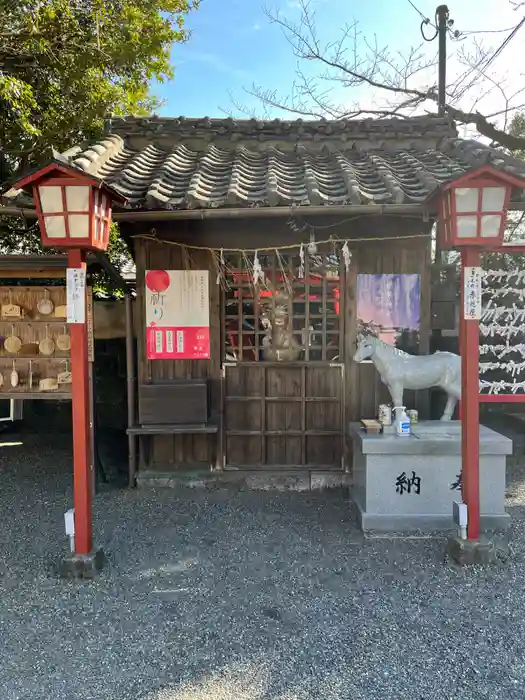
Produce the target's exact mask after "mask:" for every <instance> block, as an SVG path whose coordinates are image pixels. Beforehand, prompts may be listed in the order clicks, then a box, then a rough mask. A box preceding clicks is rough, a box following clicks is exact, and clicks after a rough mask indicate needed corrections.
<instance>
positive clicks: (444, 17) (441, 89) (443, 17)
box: [436, 5, 449, 117]
mask: <svg viewBox="0 0 525 700" xmlns="http://www.w3.org/2000/svg"><path fill="white" fill-rule="evenodd" d="M436 19H437V32H438V41H439V49H438V50H439V68H438V71H439V72H438V115H439V116H440V117H444V116H445V106H446V87H447V30H448V22H449V12H448V7H447V6H446V5H440V6H439V7H438V8H437V9H436Z"/></svg>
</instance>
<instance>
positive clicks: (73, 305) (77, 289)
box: [66, 267, 86, 323]
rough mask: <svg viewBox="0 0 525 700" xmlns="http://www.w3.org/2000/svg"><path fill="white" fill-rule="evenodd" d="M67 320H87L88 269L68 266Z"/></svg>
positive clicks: (71, 321)
mask: <svg viewBox="0 0 525 700" xmlns="http://www.w3.org/2000/svg"><path fill="white" fill-rule="evenodd" d="M66 294H67V322H68V323H85V322H86V269H85V268H84V267H68V268H67V274H66Z"/></svg>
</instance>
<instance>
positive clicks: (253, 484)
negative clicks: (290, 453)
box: [245, 472, 310, 491]
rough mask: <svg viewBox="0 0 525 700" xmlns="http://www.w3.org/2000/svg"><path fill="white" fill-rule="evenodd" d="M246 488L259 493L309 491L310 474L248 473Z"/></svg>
mask: <svg viewBox="0 0 525 700" xmlns="http://www.w3.org/2000/svg"><path fill="white" fill-rule="evenodd" d="M245 486H246V488H247V489H254V490H258V491H309V490H310V475H309V474H308V472H304V473H301V472H300V473H288V474H286V473H282V474H275V473H269V472H257V473H255V472H254V473H249V474H248V473H247V474H246V476H245Z"/></svg>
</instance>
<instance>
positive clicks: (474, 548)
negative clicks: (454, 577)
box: [446, 535, 500, 566]
mask: <svg viewBox="0 0 525 700" xmlns="http://www.w3.org/2000/svg"><path fill="white" fill-rule="evenodd" d="M499 552H500V548H499V547H498V544H497V542H496V541H495V540H493V539H492V538H490V537H483V536H481V537H480V538H479V539H477V540H463V539H461V537H459V536H458V535H455V536H453V537H449V539H448V541H447V546H446V554H447V555H448V557H450V559H451V561H452V562H453V563H454V564H457V565H458V566H483V565H487V564H494V563H495V562H496V561H498V558H499Z"/></svg>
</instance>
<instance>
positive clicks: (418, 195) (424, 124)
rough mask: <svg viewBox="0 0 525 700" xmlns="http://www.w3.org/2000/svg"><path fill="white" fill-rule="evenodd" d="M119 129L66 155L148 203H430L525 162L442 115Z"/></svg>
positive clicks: (173, 123)
mask: <svg viewBox="0 0 525 700" xmlns="http://www.w3.org/2000/svg"><path fill="white" fill-rule="evenodd" d="M109 130H110V133H109V134H108V135H107V136H106V137H105V138H104V139H101V140H100V141H98V142H97V143H94V144H84V145H83V146H80V147H75V148H73V149H70V151H68V152H66V153H65V154H63V155H62V157H65V158H66V159H68V160H69V162H71V163H72V164H74V165H76V166H77V167H79V168H81V169H82V170H84V171H86V172H89V173H90V174H92V175H96V176H98V177H100V178H101V179H103V180H104V181H106V182H107V183H108V184H111V185H113V186H114V187H115V188H116V189H117V190H118V191H119V192H121V193H122V194H123V195H124V196H125V197H126V198H127V200H128V204H127V206H129V207H131V208H138V209H204V208H215V207H264V206H271V207H278V206H290V205H297V206H308V205H315V206H319V205H326V206H330V205H338V204H349V205H352V204H354V205H357V204H368V203H374V204H388V203H393V204H410V203H421V202H423V201H425V200H426V199H427V198H428V196H429V194H431V193H432V192H433V191H434V190H435V189H436V188H437V187H438V186H439V185H440V184H441V183H443V182H445V181H447V180H449V179H451V178H452V177H454V176H458V175H461V174H462V173H464V172H466V171H468V170H469V169H472V168H473V167H476V166H479V165H482V164H484V163H491V164H492V165H494V166H495V167H497V168H501V169H503V170H505V171H507V172H510V173H513V174H517V175H522V176H525V164H524V163H523V162H522V161H520V160H518V159H516V158H514V157H512V156H509V155H507V154H505V153H504V152H502V151H500V150H496V149H493V148H490V147H488V146H485V145H483V144H481V143H478V142H476V141H469V140H462V139H459V138H458V137H457V132H456V130H455V128H454V125H453V124H451V123H450V122H449V121H448V120H446V119H442V118H438V117H415V118H412V119H388V120H373V119H367V120H363V121H351V120H349V121H316V122H313V121H311V122H308V121H302V120H296V121H279V120H274V121H271V122H263V121H256V120H241V121H235V120H232V119H208V118H206V117H205V118H203V119H185V118H183V117H179V118H178V119H165V118H157V117H153V118H149V119H136V118H133V119H131V118H128V119H115V120H113V121H112V122H111V124H110V125H109Z"/></svg>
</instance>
